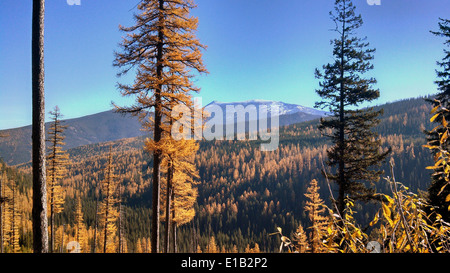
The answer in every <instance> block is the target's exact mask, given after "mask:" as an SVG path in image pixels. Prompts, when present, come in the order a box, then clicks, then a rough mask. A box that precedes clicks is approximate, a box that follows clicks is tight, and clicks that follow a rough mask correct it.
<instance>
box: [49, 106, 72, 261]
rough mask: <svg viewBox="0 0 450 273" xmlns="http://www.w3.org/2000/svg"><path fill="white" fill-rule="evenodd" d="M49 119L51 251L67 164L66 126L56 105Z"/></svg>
mask: <svg viewBox="0 0 450 273" xmlns="http://www.w3.org/2000/svg"><path fill="white" fill-rule="evenodd" d="M50 115H51V120H52V122H51V123H50V126H49V129H48V139H47V142H49V145H48V147H47V149H48V154H47V198H48V201H47V205H48V209H47V210H48V211H49V212H50V213H49V217H50V223H49V225H50V242H49V251H50V252H53V251H54V248H55V215H56V214H58V213H61V212H62V210H63V204H64V199H65V195H64V192H63V189H62V187H61V185H60V181H61V179H62V178H64V176H65V174H66V165H67V164H68V159H69V157H68V155H67V153H66V152H65V151H64V150H63V147H64V145H65V143H64V142H63V141H64V139H65V136H64V130H65V129H66V128H67V126H65V125H62V120H61V118H62V114H61V112H60V110H59V107H58V106H55V108H54V110H53V111H50Z"/></svg>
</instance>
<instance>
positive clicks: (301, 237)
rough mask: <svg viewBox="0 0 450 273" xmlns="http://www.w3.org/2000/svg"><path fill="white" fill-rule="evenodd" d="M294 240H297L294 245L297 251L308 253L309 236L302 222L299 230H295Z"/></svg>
mask: <svg viewBox="0 0 450 273" xmlns="http://www.w3.org/2000/svg"><path fill="white" fill-rule="evenodd" d="M293 241H294V242H295V245H294V247H295V251H296V252H298V253H306V252H308V251H309V244H308V237H307V236H306V233H305V230H304V229H303V226H302V225H301V224H300V225H298V228H297V230H296V231H295V232H294V238H293Z"/></svg>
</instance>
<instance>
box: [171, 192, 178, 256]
mask: <svg viewBox="0 0 450 273" xmlns="http://www.w3.org/2000/svg"><path fill="white" fill-rule="evenodd" d="M172 200H175V190H174V189H173V187H172ZM174 202H175V201H174ZM173 219H175V205H174V207H173V210H172V244H173V253H177V252H178V248H177V223H176V222H175V221H173Z"/></svg>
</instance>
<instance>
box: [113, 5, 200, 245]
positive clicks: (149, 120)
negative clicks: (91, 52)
mask: <svg viewBox="0 0 450 273" xmlns="http://www.w3.org/2000/svg"><path fill="white" fill-rule="evenodd" d="M194 7H195V5H194V3H193V1H192V0H177V1H168V0H143V1H141V2H140V4H139V5H138V10H139V14H136V15H135V16H134V17H135V21H136V24H135V25H134V26H132V27H122V26H121V27H120V29H121V30H122V31H124V32H127V36H126V37H125V38H124V40H123V42H122V44H121V45H120V47H121V49H122V52H120V53H116V58H115V62H114V65H115V66H117V67H119V68H120V69H121V71H120V72H119V73H118V75H119V76H121V75H123V74H126V73H127V72H129V71H130V70H133V69H134V70H135V71H136V78H135V81H134V83H133V84H132V85H124V84H119V85H118V87H119V89H120V90H121V93H122V95H123V96H135V97H136V104H134V105H132V106H130V107H118V106H116V109H117V111H118V112H121V113H132V114H134V115H138V116H140V120H141V122H142V124H143V126H144V128H146V129H148V130H150V131H152V132H153V139H151V140H147V141H150V142H154V143H155V144H156V145H155V149H154V150H151V151H149V152H151V153H153V176H152V183H153V184H152V222H151V224H152V228H151V239H152V252H154V253H157V252H159V224H160V223H159V222H160V217H159V212H160V179H161V177H160V165H161V160H162V149H163V147H162V146H161V143H160V141H161V139H162V134H163V131H164V127H165V126H166V128H167V124H166V125H164V122H165V121H164V120H163V114H164V113H163V112H164V111H167V110H168V111H169V112H170V109H167V106H168V104H171V103H172V102H173V101H175V102H177V103H186V102H187V101H190V92H198V91H199V89H198V88H197V87H196V86H194V84H193V82H192V78H193V77H194V75H193V74H192V71H194V72H195V71H197V72H206V69H205V68H204V66H203V62H202V59H201V56H202V54H201V49H202V48H204V47H203V45H201V44H200V42H199V41H198V39H196V37H195V34H194V32H195V31H196V29H197V24H198V20H197V18H194V17H192V16H190V15H189V12H190V10H191V9H192V8H194ZM151 108H153V110H154V111H153V113H152V114H151V115H152V116H150V111H149V110H150V109H151ZM166 122H167V121H166Z"/></svg>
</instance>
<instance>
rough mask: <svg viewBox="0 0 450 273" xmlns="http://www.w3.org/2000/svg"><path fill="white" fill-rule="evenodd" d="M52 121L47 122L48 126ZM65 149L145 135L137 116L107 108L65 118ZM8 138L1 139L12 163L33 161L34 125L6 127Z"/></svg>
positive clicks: (4, 154)
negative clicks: (32, 129) (97, 111)
mask: <svg viewBox="0 0 450 273" xmlns="http://www.w3.org/2000/svg"><path fill="white" fill-rule="evenodd" d="M48 124H49V123H48V122H47V123H46V124H45V126H46V128H48ZM63 125H66V126H67V129H66V130H65V132H64V134H65V136H66V139H65V140H64V142H65V143H66V145H65V146H64V148H65V149H71V148H75V147H78V146H82V145H87V144H94V143H99V142H106V141H114V140H119V139H122V138H130V137H136V136H141V135H143V133H144V132H142V131H141V124H140V122H139V120H138V118H137V117H132V116H130V115H127V116H124V115H121V114H118V113H115V112H114V111H112V110H111V111H105V112H101V113H97V114H93V115H87V116H83V117H79V118H74V119H67V120H64V122H63ZM0 132H1V133H2V134H6V135H7V136H8V137H6V138H0V157H2V158H3V160H4V161H5V162H6V163H7V164H8V165H17V164H20V163H25V162H28V161H30V160H31V125H29V126H25V127H20V128H14V129H8V130H2V131H0Z"/></svg>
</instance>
